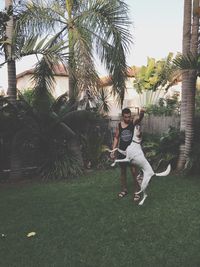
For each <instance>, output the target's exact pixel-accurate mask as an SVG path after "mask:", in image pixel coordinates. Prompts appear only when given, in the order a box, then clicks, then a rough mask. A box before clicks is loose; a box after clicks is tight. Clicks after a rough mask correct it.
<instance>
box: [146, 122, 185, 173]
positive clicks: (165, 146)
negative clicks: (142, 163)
mask: <svg viewBox="0 0 200 267" xmlns="http://www.w3.org/2000/svg"><path fill="white" fill-rule="evenodd" d="M183 141H184V137H183V134H182V133H180V132H179V131H178V130H177V129H176V128H174V127H169V129H168V131H167V132H166V133H164V134H162V135H161V136H158V135H157V136H155V135H144V143H143V148H144V151H145V154H146V157H147V158H148V160H149V161H150V163H151V164H152V166H153V168H154V170H157V169H162V168H163V166H166V165H167V164H168V163H171V165H172V168H175V167H176V162H177V159H178V155H179V146H180V144H181V142H183Z"/></svg>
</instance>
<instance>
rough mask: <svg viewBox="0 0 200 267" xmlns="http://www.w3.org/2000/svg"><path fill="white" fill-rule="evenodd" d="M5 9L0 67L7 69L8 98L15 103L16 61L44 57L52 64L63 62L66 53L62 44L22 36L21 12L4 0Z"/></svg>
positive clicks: (9, 1) (7, 0)
mask: <svg viewBox="0 0 200 267" xmlns="http://www.w3.org/2000/svg"><path fill="white" fill-rule="evenodd" d="M5 4H6V9H5V11H2V12H1V14H2V19H1V21H0V22H1V24H0V25H1V27H0V30H1V33H0V36H1V39H0V56H1V57H2V56H4V60H2V63H1V66H3V65H4V64H7V67H8V92H7V94H8V96H9V97H10V101H12V102H13V103H14V102H15V101H16V97H17V90H16V66H15V65H16V60H20V59H21V58H22V57H25V56H29V55H37V56H38V55H45V56H46V57H48V58H51V60H52V59H53V60H54V64H57V63H58V62H59V63H60V62H64V61H66V58H67V53H66V52H64V50H65V49H66V47H65V46H64V44H63V42H62V41H60V42H59V43H56V44H54V43H53V40H52V39H49V40H48V41H47V37H45V38H42V39H41V38H39V37H38V36H37V35H35V36H33V35H32V34H31V36H27V35H22V34H21V32H20V27H19V20H20V16H21V12H22V10H21V9H20V10H18V9H15V6H13V1H11V0H6V1H5ZM41 62H42V61H41Z"/></svg>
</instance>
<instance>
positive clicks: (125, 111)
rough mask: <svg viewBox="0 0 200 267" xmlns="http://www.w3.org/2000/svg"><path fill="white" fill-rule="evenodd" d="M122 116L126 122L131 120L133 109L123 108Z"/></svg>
mask: <svg viewBox="0 0 200 267" xmlns="http://www.w3.org/2000/svg"><path fill="white" fill-rule="evenodd" d="M122 117H123V120H124V122H125V123H127V124H128V123H129V122H130V121H131V111H130V109H129V108H124V109H123V110H122Z"/></svg>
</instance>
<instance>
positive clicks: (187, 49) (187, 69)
mask: <svg viewBox="0 0 200 267" xmlns="http://www.w3.org/2000/svg"><path fill="white" fill-rule="evenodd" d="M192 7H193V8H192ZM192 11H193V12H192ZM192 14H193V20H192ZM198 29H199V1H198V0H193V4H192V1H191V0H185V2H184V23H183V51H182V56H178V57H177V58H176V59H175V64H176V65H178V66H179V67H180V68H181V69H183V70H184V71H183V72H182V101H181V125H180V130H181V131H183V132H185V144H182V145H181V146H180V155H179V160H178V164H177V170H182V169H183V168H184V167H185V164H186V163H187V162H188V159H189V155H190V153H191V148H192V142H193V135H194V109H195V90H196V78H197V69H196V68H194V64H193V63H192V62H196V57H197V50H198ZM194 59H195V60H194ZM195 65H196V63H195ZM192 66H193V67H192ZM191 67H192V68H191Z"/></svg>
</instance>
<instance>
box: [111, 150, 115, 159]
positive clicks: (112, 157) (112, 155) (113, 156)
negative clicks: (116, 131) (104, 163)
mask: <svg viewBox="0 0 200 267" xmlns="http://www.w3.org/2000/svg"><path fill="white" fill-rule="evenodd" d="M110 158H111V159H115V151H113V152H111V153H110Z"/></svg>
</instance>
